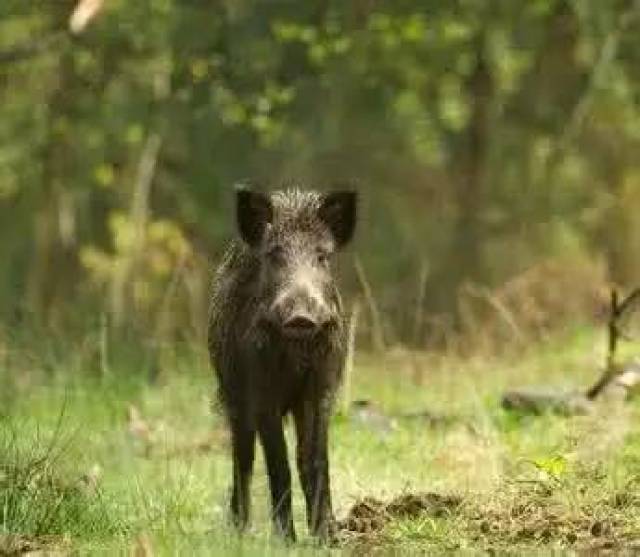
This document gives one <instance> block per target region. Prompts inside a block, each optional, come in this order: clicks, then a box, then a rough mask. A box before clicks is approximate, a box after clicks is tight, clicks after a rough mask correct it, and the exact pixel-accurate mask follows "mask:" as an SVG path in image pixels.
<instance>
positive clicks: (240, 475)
mask: <svg viewBox="0 0 640 557" xmlns="http://www.w3.org/2000/svg"><path fill="white" fill-rule="evenodd" d="M255 438H256V434H255V431H254V430H253V429H252V428H250V427H248V425H247V424H246V423H244V420H239V419H236V420H233V421H232V424H231V442H232V451H233V488H232V491H231V514H232V519H233V523H234V525H235V526H236V528H238V529H239V530H244V528H245V527H246V525H247V522H248V520H249V507H250V498H249V486H250V482H251V472H252V470H253V459H254V454H255Z"/></svg>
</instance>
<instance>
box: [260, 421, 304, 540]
mask: <svg viewBox="0 0 640 557" xmlns="http://www.w3.org/2000/svg"><path fill="white" fill-rule="evenodd" d="M258 431H259V433H260V441H261V442H262V447H263V449H264V457H265V461H266V463H267V474H268V475H269V487H270V490H271V506H272V510H273V522H274V526H275V528H276V530H277V531H278V533H279V534H281V535H284V536H285V537H287V538H289V539H291V540H294V539H295V531H294V528H293V515H292V512H291V472H290V470H289V461H288V458H287V444H286V441H285V438H284V430H283V427H282V418H281V417H280V416H272V415H269V416H264V417H262V418H261V419H260V425H259V427H258Z"/></svg>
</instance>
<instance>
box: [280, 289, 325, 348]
mask: <svg viewBox="0 0 640 557" xmlns="http://www.w3.org/2000/svg"><path fill="white" fill-rule="evenodd" d="M334 313H335V312H332V311H331V308H330V307H329V304H328V303H327V301H325V299H324V297H323V296H322V295H321V293H320V292H319V291H316V289H314V288H296V289H292V290H291V291H288V292H285V293H283V294H282V295H281V296H279V297H278V299H276V301H275V303H274V304H273V307H272V316H273V319H274V320H275V322H276V323H277V324H278V325H279V327H280V329H281V330H282V333H283V334H284V335H285V336H287V337H292V338H306V337H312V336H314V335H316V334H317V333H319V332H320V331H322V330H323V329H325V328H327V327H328V326H329V325H330V324H331V323H332V322H333V321H334V320H335V316H334Z"/></svg>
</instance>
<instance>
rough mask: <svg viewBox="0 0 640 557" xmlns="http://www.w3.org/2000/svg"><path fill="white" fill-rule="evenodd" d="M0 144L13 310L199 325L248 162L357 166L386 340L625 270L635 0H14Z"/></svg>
mask: <svg viewBox="0 0 640 557" xmlns="http://www.w3.org/2000/svg"><path fill="white" fill-rule="evenodd" d="M73 14H75V15H73ZM70 27H71V28H70ZM0 138H1V139H0V311H1V312H2V315H3V316H5V317H3V321H5V324H7V325H9V326H20V325H22V324H29V323H35V324H39V325H42V326H45V327H53V328H60V327H65V326H68V324H69V322H70V320H71V321H74V322H83V323H84V322H85V321H86V319H87V318H88V319H89V320H92V321H93V322H99V320H100V319H103V318H104V319H107V320H108V322H109V323H111V324H113V325H114V326H115V327H124V326H127V327H129V326H132V327H134V328H139V329H143V330H145V331H147V332H148V333H150V334H151V335H156V334H157V335H161V334H167V335H184V334H186V333H190V332H195V333H198V334H200V333H201V331H202V330H203V328H204V326H203V325H204V321H205V319H206V306H207V304H206V296H207V283H208V277H209V272H210V269H211V267H212V265H213V264H214V263H215V261H216V259H217V258H218V257H219V256H220V255H221V253H222V250H223V248H224V243H225V240H226V239H227V238H229V237H230V235H231V234H232V233H233V222H232V220H233V219H232V212H231V211H230V209H231V207H232V202H233V197H232V195H231V185H232V184H233V183H234V182H235V181H237V180H241V179H245V178H257V179H261V180H263V181H264V182H266V183H275V184H277V183H279V182H280V181H282V180H284V179H289V178H296V179H301V180H306V181H308V182H309V183H311V184H317V185H320V186H324V187H329V186H330V185H331V184H332V183H336V182H340V181H344V180H357V182H358V183H359V187H360V190H361V193H362V222H361V226H360V230H359V238H358V242H357V245H356V248H355V252H356V253H357V254H358V263H359V266H358V267H359V269H360V271H361V272H360V273H359V274H358V273H355V272H352V271H351V268H352V267H353V265H349V264H348V261H347V265H346V267H347V268H346V269H345V270H346V282H347V287H348V288H350V289H351V290H352V292H353V293H355V294H358V293H361V292H362V291H363V286H365V290H366V289H367V288H368V289H370V291H371V292H372V296H370V298H373V300H369V304H368V305H369V306H371V305H372V304H375V305H376V308H374V310H375V311H379V312H380V313H381V314H382V315H383V316H384V319H383V322H384V324H383V328H384V330H383V331H381V332H379V335H381V336H382V338H383V340H384V341H385V342H388V343H394V342H404V343H411V344H415V345H417V346H420V347H421V346H424V345H426V344H427V343H428V342H429V341H430V339H431V338H433V337H434V335H436V333H437V331H435V328H437V327H436V325H434V323H439V324H442V323H445V322H446V323H453V324H454V326H455V324H456V323H457V324H458V325H460V324H461V323H464V322H465V319H466V322H467V323H468V322H469V320H470V319H471V320H472V319H473V318H470V317H469V315H477V314H478V311H480V312H482V311H485V312H486V311H488V312H489V313H492V314H496V315H497V316H498V317H499V320H500V321H501V322H503V323H504V324H506V326H507V327H508V328H510V329H513V330H518V328H520V327H522V326H524V325H523V322H524V321H525V320H527V319H528V320H531V319H534V321H535V320H536V319H538V317H536V316H537V314H535V315H534V317H532V315H533V314H534V313H535V312H533V310H531V307H530V306H531V305H532V304H533V305H535V306H536V308H537V309H539V307H541V306H544V304H545V303H547V304H551V303H554V304H556V305H560V306H562V307H563V308H564V311H565V312H567V311H568V312H573V311H574V309H575V311H576V312H579V311H581V310H582V309H584V307H585V305H584V304H582V305H581V304H578V306H575V300H576V297H578V298H579V299H580V300H582V298H580V296H582V297H583V298H585V299H589V300H590V299H591V297H592V290H591V286H593V290H594V291H595V290H597V287H598V286H600V285H601V284H603V283H604V282H606V281H609V280H610V281H613V282H615V283H617V284H620V285H623V286H624V285H631V284H632V283H634V281H635V282H638V280H639V278H640V259H639V258H638V254H639V253H640V219H638V218H637V217H636V213H637V212H638V209H640V159H639V158H638V157H637V153H639V152H640V3H639V2H637V1H635V0H624V1H623V0H611V1H608V2H601V1H598V0H573V1H568V0H526V1H525V0H513V1H509V2H500V1H493V0H492V1H481V0H459V1H456V2H439V1H435V0H428V1H422V2H416V1H408V0H407V1H393V2H391V1H388V2H383V1H379V0H357V1H353V2H341V1H337V0H316V1H314V2H293V1H285V0H282V1H275V2H260V1H256V0H144V1H139V2H127V1H125V0H102V1H100V0H81V1H80V2H78V0H58V1H55V2H37V1H35V0H34V1H29V0H4V1H3V2H2V3H0ZM358 277H359V278H360V280H358ZM363 282H364V283H366V284H364V285H363ZM533 283H535V284H534V286H531V284H533ZM518 289H520V290H518ZM551 291H555V292H554V293H553V295H551V294H549V292H551ZM522 292H524V294H522ZM465 293H466V298H467V300H466V302H465V301H464V300H462V299H461V297H464V296H465ZM518 293H520V294H518ZM366 298H367V297H366V296H365V301H366ZM516 298H517V302H515V301H514V300H515V299H516ZM565 299H567V300H570V301H571V303H569V305H567V304H564V305H563V300H565ZM527 304H528V305H527ZM571 304H574V305H571ZM478 305H481V306H486V307H484V310H478V309H477V306H478ZM472 306H473V307H474V308H476V309H470V308H471V307H472ZM574 306H575V307H574ZM527 308H528V309H527ZM567 308H568V309H567ZM371 309H372V308H371V307H368V313H367V315H369V314H370V313H371ZM537 309H536V311H537ZM519 312H520V313H519ZM525 314H526V318H525V317H524V315H525ZM436 317H437V319H436ZM539 321H541V322H543V321H544V318H542V317H540V319H539ZM365 322H367V320H365ZM368 322H369V324H371V320H370V319H369V320H368ZM365 325H366V323H365Z"/></svg>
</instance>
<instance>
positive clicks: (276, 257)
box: [267, 246, 284, 266]
mask: <svg viewBox="0 0 640 557" xmlns="http://www.w3.org/2000/svg"><path fill="white" fill-rule="evenodd" d="M267 259H268V260H269V262H270V263H272V264H273V265H277V266H280V265H283V264H284V248H283V247H282V246H273V247H271V248H270V249H269V251H267Z"/></svg>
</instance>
